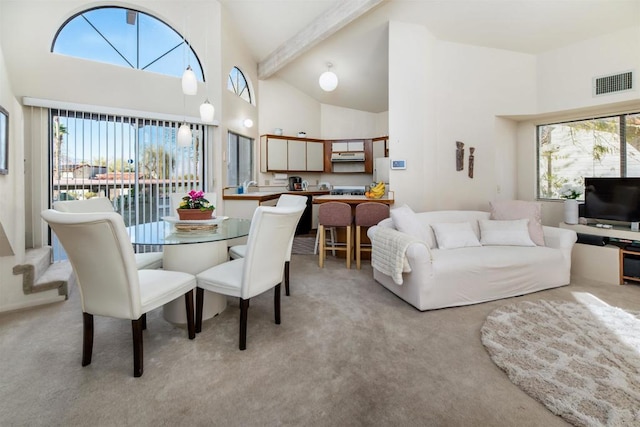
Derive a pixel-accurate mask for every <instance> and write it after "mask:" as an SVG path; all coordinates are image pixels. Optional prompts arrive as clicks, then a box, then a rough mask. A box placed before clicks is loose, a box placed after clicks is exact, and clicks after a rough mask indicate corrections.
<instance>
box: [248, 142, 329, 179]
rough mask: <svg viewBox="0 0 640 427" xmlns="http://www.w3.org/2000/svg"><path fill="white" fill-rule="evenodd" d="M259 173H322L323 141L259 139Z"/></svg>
mask: <svg viewBox="0 0 640 427" xmlns="http://www.w3.org/2000/svg"><path fill="white" fill-rule="evenodd" d="M260 171H261V172H306V171H309V172H324V141H322V140H317V139H307V138H295V137H286V136H279V135H263V136H262V137H261V138H260Z"/></svg>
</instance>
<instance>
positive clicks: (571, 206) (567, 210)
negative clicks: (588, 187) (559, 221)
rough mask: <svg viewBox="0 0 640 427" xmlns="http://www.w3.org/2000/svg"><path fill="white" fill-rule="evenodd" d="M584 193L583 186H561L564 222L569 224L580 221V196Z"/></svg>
mask: <svg viewBox="0 0 640 427" xmlns="http://www.w3.org/2000/svg"><path fill="white" fill-rule="evenodd" d="M581 195H582V188H581V187H577V186H575V185H571V184H564V185H563V186H562V188H560V197H562V198H563V199H565V201H564V222H565V223H567V224H577V223H578V221H579V214H578V201H577V200H576V199H577V198H578V197H580V196H581Z"/></svg>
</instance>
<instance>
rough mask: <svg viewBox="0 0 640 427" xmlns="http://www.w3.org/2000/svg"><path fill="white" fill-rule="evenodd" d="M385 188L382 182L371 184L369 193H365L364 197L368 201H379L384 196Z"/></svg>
mask: <svg viewBox="0 0 640 427" xmlns="http://www.w3.org/2000/svg"><path fill="white" fill-rule="evenodd" d="M384 193H385V186H384V182H382V181H380V182H373V183H371V185H369V191H365V193H364V195H365V196H366V197H367V198H368V199H379V198H381V197H382V196H384Z"/></svg>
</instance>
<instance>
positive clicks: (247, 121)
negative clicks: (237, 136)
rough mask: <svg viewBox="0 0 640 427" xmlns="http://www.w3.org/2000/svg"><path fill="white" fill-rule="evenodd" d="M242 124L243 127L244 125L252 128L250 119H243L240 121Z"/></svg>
mask: <svg viewBox="0 0 640 427" xmlns="http://www.w3.org/2000/svg"><path fill="white" fill-rule="evenodd" d="M242 124H244V127H246V128H252V127H253V120H251V119H244V121H243V122H242Z"/></svg>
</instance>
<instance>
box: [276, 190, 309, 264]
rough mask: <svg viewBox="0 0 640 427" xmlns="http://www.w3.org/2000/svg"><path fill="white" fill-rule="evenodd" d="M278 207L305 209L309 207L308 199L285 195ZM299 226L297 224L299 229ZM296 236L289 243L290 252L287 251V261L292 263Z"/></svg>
mask: <svg viewBox="0 0 640 427" xmlns="http://www.w3.org/2000/svg"><path fill="white" fill-rule="evenodd" d="M276 206H277V207H279V208H281V207H298V208H302V210H303V212H304V209H305V208H306V207H307V197H306V196H296V195H294V194H283V195H281V196H280V198H279V199H278V203H277V204H276ZM297 225H298V224H296V227H297ZM294 234H295V233H294ZM294 237H295V236H291V241H290V242H289V250H287V259H286V260H287V261H291V249H293V238H294Z"/></svg>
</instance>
